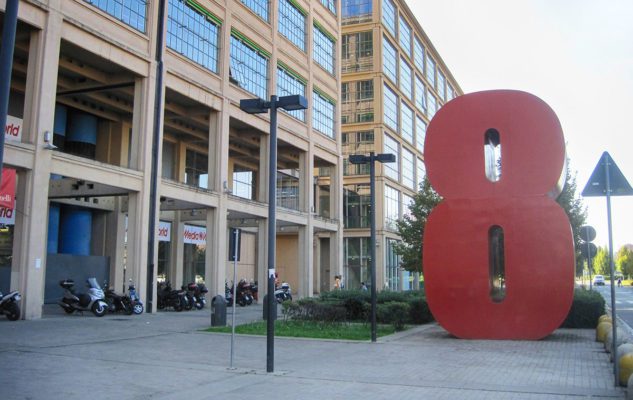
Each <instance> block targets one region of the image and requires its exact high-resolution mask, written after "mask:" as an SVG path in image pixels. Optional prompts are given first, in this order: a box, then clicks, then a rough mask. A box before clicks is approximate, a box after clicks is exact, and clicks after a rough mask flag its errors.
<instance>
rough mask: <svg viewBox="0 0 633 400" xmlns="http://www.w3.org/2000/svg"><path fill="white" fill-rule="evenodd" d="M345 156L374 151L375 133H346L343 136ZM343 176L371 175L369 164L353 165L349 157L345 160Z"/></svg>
mask: <svg viewBox="0 0 633 400" xmlns="http://www.w3.org/2000/svg"><path fill="white" fill-rule="evenodd" d="M341 135H342V137H341V140H342V142H343V156H349V155H350V154H368V153H369V152H371V151H374V132H373V131H361V132H344V133H342V134H341ZM343 175H345V176H349V175H369V164H351V163H350V162H349V157H345V158H343Z"/></svg>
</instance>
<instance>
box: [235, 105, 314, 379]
mask: <svg viewBox="0 0 633 400" xmlns="http://www.w3.org/2000/svg"><path fill="white" fill-rule="evenodd" d="M278 108H283V109H284V110H286V111H294V110H304V109H306V108H308V100H307V99H306V98H305V97H303V96H301V95H292V96H282V97H279V98H278V97H277V96H275V95H272V96H270V101H266V100H264V99H242V100H240V109H241V110H242V111H245V112H247V113H249V114H261V113H265V112H268V110H270V145H269V147H270V148H269V156H268V168H269V169H270V171H269V174H268V291H267V293H268V294H267V307H268V310H267V311H268V313H267V324H266V372H273V371H274V369H275V320H274V318H275V313H273V307H276V305H275V247H276V239H277V224H276V215H275V208H276V207H277V109H278Z"/></svg>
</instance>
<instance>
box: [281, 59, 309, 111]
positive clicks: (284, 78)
mask: <svg viewBox="0 0 633 400" xmlns="http://www.w3.org/2000/svg"><path fill="white" fill-rule="evenodd" d="M295 94H300V95H301V96H304V97H305V95H306V85H305V83H304V81H302V80H300V79H299V78H298V77H296V76H294V74H292V73H290V72H289V71H286V70H285V69H283V68H281V67H277V95H278V96H279V97H282V96H292V95H295ZM282 110H283V111H284V112H286V113H288V114H290V115H292V116H293V117H295V118H296V119H298V120H299V121H304V122H305V120H306V113H305V110H294V111H286V110H284V109H283V108H282Z"/></svg>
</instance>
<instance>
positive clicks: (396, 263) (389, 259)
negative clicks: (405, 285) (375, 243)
mask: <svg viewBox="0 0 633 400" xmlns="http://www.w3.org/2000/svg"><path fill="white" fill-rule="evenodd" d="M398 242H399V240H395V239H389V238H387V239H386V248H387V251H386V253H385V258H386V260H385V270H386V271H385V273H386V275H387V276H386V279H387V286H388V287H389V290H394V291H395V290H400V287H399V286H400V285H399V282H400V258H401V256H399V255H397V254H396V251H395V245H396V243H398Z"/></svg>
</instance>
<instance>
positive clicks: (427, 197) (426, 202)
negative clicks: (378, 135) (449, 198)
mask: <svg viewBox="0 0 633 400" xmlns="http://www.w3.org/2000/svg"><path fill="white" fill-rule="evenodd" d="M441 200H442V198H441V197H440V195H438V194H437V193H436V192H435V191H434V190H433V188H432V187H431V183H430V182H429V180H428V179H427V178H426V177H425V178H424V181H423V182H422V183H420V190H419V191H418V192H417V193H416V194H415V195H414V196H413V202H412V203H411V204H410V205H409V211H410V215H405V216H404V218H403V219H401V220H399V221H397V223H396V226H397V229H398V234H399V235H400V237H401V238H402V242H400V243H398V244H396V246H395V252H396V254H399V255H401V256H402V264H401V266H402V267H403V268H404V269H406V270H407V271H411V272H422V270H423V269H422V252H423V249H422V241H423V240H424V227H425V226H426V221H427V219H428V217H429V214H430V213H431V210H433V207H435V206H436V205H437V204H438V203H439V202H440V201H441Z"/></svg>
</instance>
